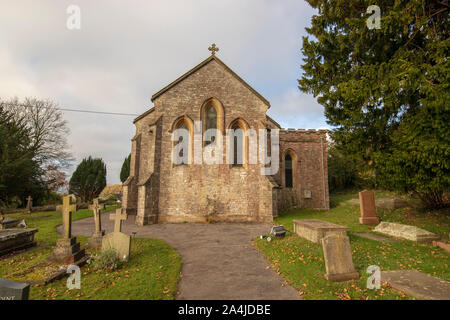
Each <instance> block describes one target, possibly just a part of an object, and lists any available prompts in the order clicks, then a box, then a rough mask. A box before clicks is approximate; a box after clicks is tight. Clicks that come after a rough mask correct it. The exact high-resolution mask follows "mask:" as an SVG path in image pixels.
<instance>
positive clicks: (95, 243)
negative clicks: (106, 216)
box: [88, 198, 105, 249]
mask: <svg viewBox="0 0 450 320" xmlns="http://www.w3.org/2000/svg"><path fill="white" fill-rule="evenodd" d="M91 210H92V211H93V212H94V222H95V230H94V233H93V234H92V237H91V238H89V240H88V245H89V247H91V248H96V249H100V248H101V247H102V238H103V236H104V235H105V231H104V230H102V220H101V215H100V210H101V206H100V205H99V203H98V198H96V199H94V204H93V205H92V206H91Z"/></svg>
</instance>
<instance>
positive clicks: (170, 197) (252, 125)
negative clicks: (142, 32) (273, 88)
mask: <svg viewBox="0 0 450 320" xmlns="http://www.w3.org/2000/svg"><path fill="white" fill-rule="evenodd" d="M152 101H153V103H154V106H153V107H152V108H151V109H150V110H148V111H147V112H145V113H144V114H142V115H141V116H139V117H137V118H136V119H135V120H134V124H135V126H136V135H135V136H134V137H133V139H132V147H131V164H130V177H129V178H128V179H127V180H126V181H125V183H124V185H123V208H124V210H125V212H126V213H127V214H129V215H136V223H137V224H138V225H145V224H151V223H174V222H204V221H209V220H211V219H213V220H215V221H228V222H250V221H252V222H257V221H259V222H262V221H264V222H272V221H273V217H274V216H276V215H277V212H278V210H280V209H282V208H287V207H291V206H296V207H308V208H316V209H328V208H329V197H328V174H327V172H328V171H327V170H328V167H327V150H326V131H325V130H318V131H316V130H291V129H288V130H284V129H282V130H280V153H279V154H280V169H279V171H278V173H277V174H275V175H274V176H264V175H261V173H260V170H261V168H262V167H263V165H262V164H260V163H259V162H258V164H250V163H244V165H242V166H240V167H239V166H232V165H230V164H226V163H225V158H226V156H225V152H224V155H223V157H224V161H223V164H210V165H208V164H196V163H193V161H191V162H190V163H189V164H184V165H174V163H173V160H172V154H173V147H174V142H173V141H172V132H173V130H174V129H175V126H176V124H177V123H178V122H179V121H183V122H184V123H186V124H187V127H188V130H189V133H190V139H191V140H190V148H191V145H195V144H196V143H199V144H200V145H201V144H202V142H201V141H194V138H193V136H194V135H193V134H192V133H193V132H198V131H200V132H201V130H202V128H197V127H194V124H195V121H203V120H204V113H205V108H206V106H210V105H213V106H214V108H215V109H216V112H217V129H218V130H219V131H220V132H221V133H222V134H225V130H226V129H230V128H231V127H232V126H233V125H234V124H236V123H240V126H243V127H244V128H243V130H245V129H254V130H256V132H258V130H259V129H281V128H280V126H279V125H278V124H277V123H276V122H275V121H274V120H272V119H271V118H270V117H268V116H267V115H266V112H267V110H268V109H269V107H270V103H269V102H268V101H267V100H266V99H264V98H263V97H262V96H261V95H260V94H259V93H257V92H256V91H255V90H254V89H252V88H251V87H250V86H249V85H248V84H247V83H246V82H244V80H242V79H241V78H240V77H239V76H238V75H237V74H235V73H234V72H233V71H232V70H231V69H229V68H228V67H227V66H226V65H225V64H224V63H223V62H222V61H221V60H220V59H218V58H217V57H216V56H215V55H214V54H213V55H211V56H210V57H209V58H207V59H206V60H204V61H203V62H202V63H200V64H199V65H198V66H196V67H195V68H193V69H192V70H190V71H189V72H187V73H186V74H184V75H183V76H181V77H180V78H178V79H177V80H175V81H174V82H173V83H171V84H169V85H168V86H167V87H165V88H164V89H162V90H161V91H159V92H158V93H156V94H154V95H153V97H152ZM203 122H204V121H203ZM191 137H192V138H191ZM225 140H226V139H223V144H224V150H225V149H226V148H225ZM189 152H190V153H192V154H193V152H191V149H189ZM286 154H289V155H290V156H291V157H292V158H293V159H292V163H293V168H292V176H293V177H292V187H286V185H285V170H284V159H285V156H286ZM208 214H210V215H211V216H208ZM208 219H209V220H208Z"/></svg>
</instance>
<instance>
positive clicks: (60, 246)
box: [49, 196, 86, 264]
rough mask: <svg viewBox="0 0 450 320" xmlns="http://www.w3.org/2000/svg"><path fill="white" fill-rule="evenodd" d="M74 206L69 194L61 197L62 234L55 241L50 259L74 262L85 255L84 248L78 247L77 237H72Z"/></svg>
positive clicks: (68, 262)
mask: <svg viewBox="0 0 450 320" xmlns="http://www.w3.org/2000/svg"><path fill="white" fill-rule="evenodd" d="M76 208H77V206H76V205H71V204H70V196H65V197H64V198H63V205H62V218H63V234H62V238H61V239H59V240H58V241H57V242H56V246H55V247H54V248H53V253H52V255H51V256H50V257H49V260H50V261H55V262H62V263H65V264H76V262H78V261H79V260H81V259H83V258H85V256H86V255H85V251H84V249H80V243H79V242H77V238H76V237H72V212H73V211H76Z"/></svg>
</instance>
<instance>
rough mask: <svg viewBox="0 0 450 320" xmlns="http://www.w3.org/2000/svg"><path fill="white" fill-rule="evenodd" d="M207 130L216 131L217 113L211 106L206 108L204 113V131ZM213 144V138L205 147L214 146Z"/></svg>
mask: <svg viewBox="0 0 450 320" xmlns="http://www.w3.org/2000/svg"><path fill="white" fill-rule="evenodd" d="M209 129H216V130H217V111H216V109H215V108H214V107H213V106H212V105H210V106H208V108H207V109H206V113H205V131H206V130H209ZM214 142H215V137H211V141H206V142H205V145H208V144H210V143H212V144H214Z"/></svg>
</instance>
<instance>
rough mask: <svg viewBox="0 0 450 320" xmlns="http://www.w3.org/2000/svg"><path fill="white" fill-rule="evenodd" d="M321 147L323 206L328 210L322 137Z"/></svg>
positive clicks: (321, 139) (321, 138) (321, 140)
mask: <svg viewBox="0 0 450 320" xmlns="http://www.w3.org/2000/svg"><path fill="white" fill-rule="evenodd" d="M320 146H321V148H322V184H323V206H324V208H325V209H327V192H326V183H325V153H324V150H323V137H320Z"/></svg>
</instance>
